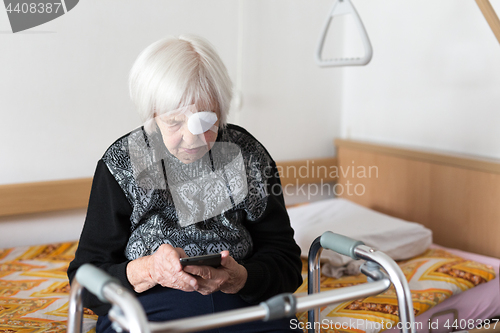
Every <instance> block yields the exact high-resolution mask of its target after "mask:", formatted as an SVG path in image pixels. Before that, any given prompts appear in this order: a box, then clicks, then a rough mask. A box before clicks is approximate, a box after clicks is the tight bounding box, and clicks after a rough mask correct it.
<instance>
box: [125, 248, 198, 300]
mask: <svg viewBox="0 0 500 333" xmlns="http://www.w3.org/2000/svg"><path fill="white" fill-rule="evenodd" d="M184 257H187V255H186V253H185V252H184V250H183V249H181V248H173V247H172V246H171V245H168V244H163V245H161V246H160V247H159V248H158V250H157V251H156V252H155V253H153V254H152V255H150V256H145V257H141V258H138V259H136V260H133V261H131V262H129V263H128V265H127V278H128V280H129V282H130V284H131V285H132V286H133V287H134V290H135V291H136V292H138V293H141V292H143V291H146V290H148V289H150V288H152V287H154V286H155V285H157V284H159V285H162V286H163V287H169V288H174V289H179V290H184V291H194V290H196V289H197V288H198V283H197V281H196V278H195V277H193V276H192V275H190V274H188V273H186V272H185V271H183V270H182V265H181V263H180V260H179V259H180V258H184Z"/></svg>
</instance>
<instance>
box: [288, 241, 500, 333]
mask: <svg viewBox="0 0 500 333" xmlns="http://www.w3.org/2000/svg"><path fill="white" fill-rule="evenodd" d="M304 263H305V261H304ZM499 263H500V260H499V259H495V258H490V257H485V256H480V255H476V254H472V253H467V252H463V251H459V250H454V249H448V248H444V247H441V246H437V245H432V246H431V247H430V249H429V250H428V251H426V252H425V253H424V254H423V255H421V256H418V257H416V258H412V259H411V260H406V261H400V262H398V264H399V265H400V267H401V268H402V270H403V273H404V274H405V276H406V277H407V279H408V280H409V285H410V289H411V290H412V298H413V306H414V311H415V315H416V318H415V319H416V324H415V328H416V331H418V332H419V333H422V332H423V333H427V332H429V327H431V328H432V333H435V332H450V331H456V330H461V329H460V325H462V327H463V329H468V328H474V327H475V326H476V325H477V324H479V323H480V321H481V320H482V319H487V318H492V317H493V316H496V315H498V314H500V285H499V277H498V275H499ZM303 276H304V278H306V277H307V271H306V268H305V267H304V268H303ZM361 283H366V277H365V276H363V275H362V274H360V275H357V276H343V277H341V278H338V279H335V278H331V277H325V276H322V277H321V287H322V290H329V289H336V288H342V287H348V286H351V285H357V284H361ZM297 293H298V295H305V294H307V285H306V284H304V285H302V286H301V287H300V288H299V290H298V291H297ZM397 310H398V308H397V299H396V294H395V291H394V289H393V288H392V287H391V288H390V289H389V290H388V291H386V292H385V293H383V294H380V295H376V296H372V297H367V298H364V299H360V300H354V301H350V302H343V303H337V304H332V305H329V306H326V307H324V308H321V311H320V321H319V322H318V323H316V327H318V328H320V330H321V332H324V333H329V332H352V333H354V332H357V333H360V332H367V333H368V332H369V333H377V332H381V331H387V332H391V333H392V332H399V331H400V330H399V329H398V319H399V317H398V313H397ZM439 313H444V314H442V315H439V316H437V317H436V314H439ZM455 313H456V315H455ZM454 316H456V317H454ZM430 318H432V321H431V322H430V323H429V319H430ZM298 319H299V321H300V322H299V323H298V325H295V326H297V327H299V328H306V327H307V312H303V313H299V314H298ZM455 319H457V321H456V322H455ZM469 319H470V320H472V319H474V320H473V321H471V322H472V325H473V327H470V326H472V325H471V322H470V321H469ZM454 323H455V324H456V325H458V329H456V328H454V327H452V326H453V324H454ZM430 325H431V326H430ZM446 326H448V327H446ZM465 326H467V327H465ZM499 326H500V324H499Z"/></svg>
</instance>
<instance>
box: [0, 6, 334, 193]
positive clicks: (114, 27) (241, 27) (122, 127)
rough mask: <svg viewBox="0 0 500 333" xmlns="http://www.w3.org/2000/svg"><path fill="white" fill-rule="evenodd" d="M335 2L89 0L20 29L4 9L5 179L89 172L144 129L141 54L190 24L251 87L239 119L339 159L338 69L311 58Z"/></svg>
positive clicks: (275, 140) (301, 149)
mask: <svg viewBox="0 0 500 333" xmlns="http://www.w3.org/2000/svg"><path fill="white" fill-rule="evenodd" d="M329 3H330V0H328V1H326V0H322V1H317V2H316V3H315V4H313V5H311V4H309V3H306V2H304V1H285V0H281V1H269V0H260V1H234V0H209V1H206V0H197V1H194V0H189V1H185V0H184V1H181V0H175V1H163V0H162V1H146V2H144V1H123V0H110V1H98V0H88V1H80V2H79V4H78V5H77V6H76V7H75V8H74V9H73V10H71V11H70V12H68V13H67V14H66V15H64V16H62V17H60V18H58V19H55V20H53V21H51V22H48V23H46V24H44V25H42V26H39V27H36V28H33V29H31V30H28V31H26V32H21V33H17V34H12V33H7V32H8V30H9V29H10V26H9V22H8V18H7V15H6V12H5V11H1V10H0V31H3V32H4V33H2V34H0V40H1V45H2V52H0V62H1V64H2V65H1V66H0V68H1V70H0V102H1V104H0V107H1V110H0V123H1V124H2V130H1V131H0V142H2V144H1V145H0V156H1V159H2V163H1V164H0V184H8V183H20V182H30V181H41V180H52V179H65V178H76V177H88V176H91V175H92V173H93V171H94V168H95V164H96V161H97V160H98V159H99V158H100V156H101V155H102V153H103V152H104V150H105V149H106V148H107V147H108V146H109V145H110V144H111V143H112V142H113V141H114V140H115V139H117V138H118V137H120V136H121V135H123V134H125V133H127V132H128V131H130V130H132V129H133V128H135V127H136V126H138V125H140V122H139V118H138V116H136V114H135V112H134V110H133V107H132V104H131V102H130V101H129V98H128V95H127V75H128V71H129V69H130V67H131V65H132V63H133V61H134V60H135V58H136V57H137V55H138V53H139V52H140V51H141V50H142V49H144V47H146V46H147V45H149V44H150V43H151V42H153V41H155V40H157V39H159V38H161V37H164V36H166V35H179V34H181V33H186V32H187V33H195V34H199V35H202V36H204V37H206V38H207V39H209V40H210V41H211V42H212V43H213V44H214V45H215V46H216V48H217V50H218V51H219V53H220V54H221V57H222V58H223V60H224V62H225V63H226V66H227V67H228V70H229V73H230V75H231V77H232V79H233V81H234V82H235V83H236V84H237V86H238V88H239V89H240V91H241V92H242V97H243V98H242V100H243V107H242V109H241V112H240V114H239V115H238V114H235V115H233V117H232V118H231V119H232V120H233V121H237V122H238V123H240V124H241V125H243V126H244V127H247V128H248V129H249V130H250V131H251V132H252V133H253V134H254V135H255V136H256V137H257V138H258V139H260V140H261V141H262V142H263V143H264V144H265V145H266V146H267V147H268V149H269V150H270V152H271V153H272V155H273V156H274V157H275V158H276V159H281V160H283V159H295V158H302V157H314V156H331V155H333V147H332V144H331V142H332V139H333V138H334V137H336V136H338V135H339V133H340V121H339V114H340V113H339V112H338V110H339V101H340V93H339V92H337V93H335V91H338V89H337V87H338V86H339V85H340V75H335V74H334V75H331V73H327V72H325V71H321V70H320V69H319V68H317V67H316V66H315V64H314V62H313V56H312V55H313V51H314V45H315V42H316V39H317V36H318V34H319V29H320V26H321V21H322V19H323V17H324V9H325V8H327V7H328V6H329ZM325 6H326V7H325ZM335 110H337V112H335ZM325 118H326V119H325Z"/></svg>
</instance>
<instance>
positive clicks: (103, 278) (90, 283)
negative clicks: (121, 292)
mask: <svg viewBox="0 0 500 333" xmlns="http://www.w3.org/2000/svg"><path fill="white" fill-rule="evenodd" d="M75 277H76V279H77V281H78V282H79V283H80V284H81V285H82V286H84V287H85V288H87V289H88V290H89V291H90V292H91V293H92V294H94V295H96V296H97V297H98V298H99V300H101V301H102V302H105V303H109V301H108V300H106V298H104V294H103V292H102V290H103V288H104V286H106V285H107V284H108V283H111V282H114V283H117V284H119V285H121V284H120V281H119V280H118V279H116V278H114V277H112V276H111V275H109V274H108V273H106V272H104V271H103V270H102V269H99V268H97V267H95V266H94V265H91V264H84V265H82V266H81V267H80V268H78V270H77V271H76V276H75Z"/></svg>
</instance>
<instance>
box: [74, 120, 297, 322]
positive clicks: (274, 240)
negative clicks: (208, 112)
mask: <svg viewBox="0 0 500 333" xmlns="http://www.w3.org/2000/svg"><path fill="white" fill-rule="evenodd" d="M125 137H127V136H124V137H122V138H121V139H119V140H117V142H118V141H120V140H122V141H123V138H125ZM228 137H229V138H235V137H238V138H239V139H235V140H232V139H230V140H232V141H238V140H241V138H243V139H244V140H245V142H246V141H248V142H252V145H253V146H252V145H251V146H252V147H258V148H259V149H261V150H262V151H264V152H265V155H267V156H266V158H267V160H268V165H267V169H266V172H265V174H266V178H267V179H265V187H266V188H267V194H268V195H267V196H266V199H265V200H267V202H266V204H265V206H264V207H265V209H264V210H263V212H261V213H260V215H259V216H256V218H251V219H248V218H246V220H245V221H243V226H244V228H246V230H247V231H248V233H249V234H250V236H251V239H252V242H253V246H252V247H251V253H249V255H247V256H246V257H245V258H243V259H241V260H238V261H239V263H240V264H242V265H243V266H244V267H245V268H246V270H247V272H248V278H247V281H246V284H245V286H244V287H243V289H241V290H240V291H239V292H238V295H239V296H240V297H241V298H242V299H243V300H245V301H247V302H248V303H250V304H256V303H258V302H261V301H264V300H266V299H268V298H270V297H272V296H274V295H276V294H279V293H282V292H293V291H295V290H296V289H297V288H298V286H300V284H301V283H302V277H301V267H302V263H301V260H300V249H299V247H298V246H297V244H296V243H295V241H294V239H293V229H292V228H291V226H290V221H289V218H288V214H287V211H286V209H285V203H284V200H283V195H282V193H280V191H278V190H277V189H280V188H281V184H280V180H279V175H278V171H277V168H276V164H275V162H274V161H273V160H272V159H271V157H270V156H269V154H268V152H267V151H266V150H265V149H264V148H263V146H262V145H261V144H260V143H258V141H257V140H256V139H255V138H254V137H253V136H251V135H250V134H249V133H248V132H247V131H246V130H244V129H242V128H241V127H238V126H235V125H228V126H227V128H225V129H223V130H220V131H219V135H218V139H217V141H220V140H227V139H228ZM115 144H116V142H115ZM243 150H245V149H243ZM105 156H106V154H105ZM254 157H255V156H253V157H250V158H251V159H252V158H254ZM104 161H105V159H104V160H103V159H101V160H100V161H99V162H98V164H97V168H96V171H95V175H94V179H93V183H92V190H91V195H90V200H89V206H88V210H87V216H86V219H85V225H84V228H83V230H82V234H81V236H80V242H79V245H78V249H77V251H76V255H75V259H74V260H73V261H72V262H71V264H70V266H69V268H68V277H69V279H70V281H71V280H72V279H73V277H74V276H75V274H76V270H77V269H78V267H80V266H81V265H83V264H84V263H92V264H94V265H95V266H97V267H99V268H101V269H103V270H105V271H106V272H108V273H109V274H110V275H112V276H114V277H116V278H118V280H119V281H120V282H121V283H122V284H123V285H124V286H125V287H126V288H128V289H130V290H132V291H133V287H132V286H131V284H130V283H129V281H128V279H127V276H126V266H127V264H128V263H129V262H130V261H131V259H130V258H127V256H126V253H125V252H126V245H127V243H128V242H129V239H130V237H131V234H132V232H133V229H134V228H132V223H131V216H132V215H133V206H134V203H133V202H131V201H130V196H128V197H127V195H126V194H125V193H124V188H123V186H120V184H119V182H118V181H117V179H116V176H113V174H112V172H110V166H109V165H107V164H106V163H105V162H104ZM108 164H109V163H108ZM264 167H265V166H264ZM135 204H136V203H135ZM84 306H86V307H89V308H91V309H92V310H94V312H96V313H97V314H98V315H104V314H106V313H107V311H108V310H109V305H107V304H103V303H102V302H100V301H99V300H98V299H97V298H96V297H95V296H93V295H90V293H84Z"/></svg>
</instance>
